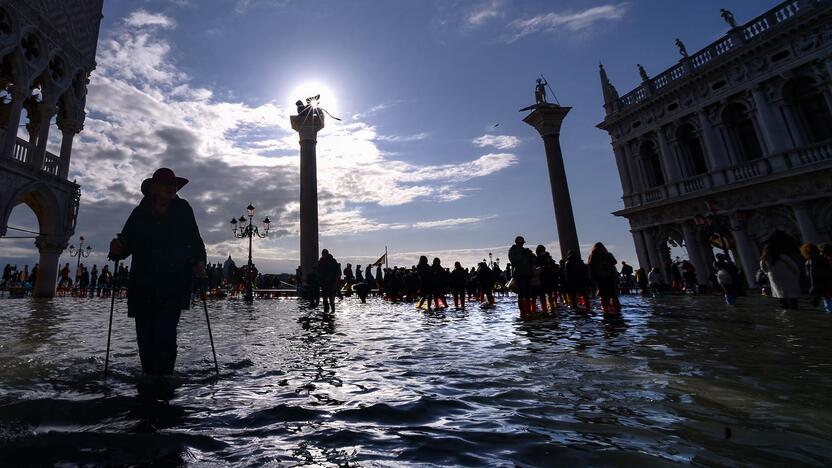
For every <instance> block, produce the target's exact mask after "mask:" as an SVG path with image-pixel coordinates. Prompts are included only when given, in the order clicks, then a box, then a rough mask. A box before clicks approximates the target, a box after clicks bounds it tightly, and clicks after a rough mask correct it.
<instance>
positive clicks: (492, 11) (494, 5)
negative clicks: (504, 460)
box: [465, 0, 502, 27]
mask: <svg viewBox="0 0 832 468" xmlns="http://www.w3.org/2000/svg"><path fill="white" fill-rule="evenodd" d="M501 15H502V13H501V11H500V1H499V0H491V1H490V2H486V3H483V4H480V5H478V6H477V8H475V9H473V10H472V11H470V12H469V13H468V15H467V16H466V17H465V22H466V23H467V25H468V26H470V27H478V26H482V25H483V24H485V23H487V22H488V21H490V20H492V19H494V18H497V17H499V16H501Z"/></svg>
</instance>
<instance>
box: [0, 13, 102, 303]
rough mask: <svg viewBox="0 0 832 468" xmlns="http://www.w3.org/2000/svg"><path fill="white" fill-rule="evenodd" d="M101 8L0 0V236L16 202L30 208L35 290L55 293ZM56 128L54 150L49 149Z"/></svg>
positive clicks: (70, 229) (73, 203)
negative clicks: (34, 225)
mask: <svg viewBox="0 0 832 468" xmlns="http://www.w3.org/2000/svg"><path fill="white" fill-rule="evenodd" d="M101 8H102V1H101V0H20V1H18V2H0V236H5V235H6V234H7V231H8V227H7V222H8V218H9V215H10V214H11V211H12V209H13V208H14V207H15V206H17V205H18V204H21V203H25V204H26V205H28V206H29V207H30V208H31V209H32V211H33V212H34V213H35V215H36V216H37V218H38V223H39V233H40V234H39V236H38V237H37V240H36V242H35V245H36V247H37V248H38V250H39V252H40V261H39V272H40V273H39V274H38V283H37V284H36V285H35V289H34V294H35V295H36V296H41V297H48V296H52V295H54V293H55V278H56V277H57V264H58V263H57V262H58V257H59V256H60V253H61V252H62V251H63V250H64V249H65V248H66V245H67V241H68V239H69V237H70V236H71V235H72V234H73V233H74V230H75V220H76V217H77V213H78V203H79V199H80V188H79V186H78V185H77V184H75V183H73V182H70V181H69V180H67V179H68V175H69V163H70V157H71V153H72V141H73V138H74V137H75V135H76V134H78V133H79V132H80V131H81V130H82V128H83V123H84V118H85V114H84V105H85V100H86V85H87V77H88V76H89V74H90V73H91V72H92V70H93V69H94V68H95V50H96V45H97V42H98V28H99V24H100V20H101ZM53 122H54V124H53ZM53 127H56V128H53ZM21 128H23V129H25V132H24V131H21V130H20V129H21ZM56 130H57V131H59V132H60V133H61V134H60V138H59V140H60V141H61V146H60V150H59V151H57V152H50V151H48V148H47V144H48V141H49V136H50V132H51V131H56ZM23 137H25V138H23Z"/></svg>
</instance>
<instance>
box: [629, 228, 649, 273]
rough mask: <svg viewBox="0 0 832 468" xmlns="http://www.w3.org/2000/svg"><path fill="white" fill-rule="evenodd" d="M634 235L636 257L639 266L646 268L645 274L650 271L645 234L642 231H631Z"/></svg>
mask: <svg viewBox="0 0 832 468" xmlns="http://www.w3.org/2000/svg"><path fill="white" fill-rule="evenodd" d="M630 232H632V234H633V244H635V247H636V256H637V257H638V266H639V267H640V268H644V272H645V273H648V272H649V271H650V258H649V257H648V256H647V249H646V248H645V246H644V234H643V231H640V230H632V231H630Z"/></svg>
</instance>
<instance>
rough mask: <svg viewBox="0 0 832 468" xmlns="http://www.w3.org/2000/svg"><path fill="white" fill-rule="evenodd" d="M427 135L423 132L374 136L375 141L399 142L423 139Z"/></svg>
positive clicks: (427, 135)
mask: <svg viewBox="0 0 832 468" xmlns="http://www.w3.org/2000/svg"><path fill="white" fill-rule="evenodd" d="M429 136H430V134H428V133H425V132H421V133H414V134H413V135H378V136H376V140H377V141H390V142H394V143H399V142H408V141H419V140H424V139H426V138H427V137H429Z"/></svg>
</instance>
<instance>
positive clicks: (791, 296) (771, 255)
mask: <svg viewBox="0 0 832 468" xmlns="http://www.w3.org/2000/svg"><path fill="white" fill-rule="evenodd" d="M801 259H802V261H803V265H802V268H801V265H800V261H801ZM756 280H757V281H758V283H760V284H761V286H763V288H764V290H765V292H766V293H768V294H771V296H773V297H775V298H777V299H778V301H779V303H780V307H782V308H783V309H797V308H798V299H799V298H800V297H801V296H803V290H804V289H803V285H805V286H807V287H808V288H807V289H808V294H809V304H811V305H812V306H813V307H819V306H821V305H822V307H823V309H824V310H825V311H826V312H832V246H829V245H828V244H826V245H821V246H820V247H818V246H816V245H815V244H811V243H807V244H803V245H798V244H797V243H796V242H795V241H794V239H793V238H791V237H789V236H788V235H786V234H784V233H782V232H779V231H778V232H776V233H774V235H772V236H771V238H770V239H769V240H768V242H766V243H765V245H764V246H763V252H762V256H761V257H760V270H759V271H758V273H757V275H756Z"/></svg>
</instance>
